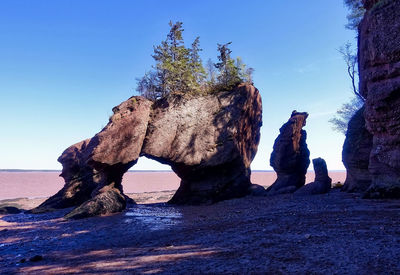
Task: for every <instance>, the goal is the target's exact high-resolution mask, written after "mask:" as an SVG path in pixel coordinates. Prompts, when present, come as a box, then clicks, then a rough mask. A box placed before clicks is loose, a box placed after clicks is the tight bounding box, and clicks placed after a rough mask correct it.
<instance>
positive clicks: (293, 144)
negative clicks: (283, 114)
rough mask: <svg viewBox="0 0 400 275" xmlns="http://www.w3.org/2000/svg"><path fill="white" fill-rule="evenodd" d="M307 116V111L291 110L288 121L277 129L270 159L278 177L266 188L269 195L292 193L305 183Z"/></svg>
mask: <svg viewBox="0 0 400 275" xmlns="http://www.w3.org/2000/svg"><path fill="white" fill-rule="evenodd" d="M307 117H308V114H307V113H299V112H297V111H293V112H292V115H291V117H290V119H289V121H288V122H286V123H285V124H284V125H283V126H282V127H281V128H280V129H279V131H280V134H279V136H278V137H277V138H276V140H275V143H274V147H273V148H274V149H273V151H272V154H271V159H270V164H271V166H272V167H273V168H274V170H275V171H276V173H277V176H278V178H277V179H276V181H275V182H274V183H273V184H272V185H271V186H270V187H269V188H268V189H267V191H268V193H269V194H270V195H274V194H282V193H293V192H294V191H296V190H297V189H299V188H300V187H301V186H303V185H304V183H305V180H306V177H305V175H306V173H307V168H308V166H309V165H310V158H309V157H310V151H309V150H308V148H307V143H306V138H307V133H306V131H305V130H303V127H304V126H305V125H306V119H307Z"/></svg>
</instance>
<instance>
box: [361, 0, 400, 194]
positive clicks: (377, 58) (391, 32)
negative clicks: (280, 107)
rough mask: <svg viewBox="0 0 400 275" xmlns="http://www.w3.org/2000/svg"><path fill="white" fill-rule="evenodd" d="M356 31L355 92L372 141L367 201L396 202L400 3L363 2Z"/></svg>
mask: <svg viewBox="0 0 400 275" xmlns="http://www.w3.org/2000/svg"><path fill="white" fill-rule="evenodd" d="M364 4H365V7H366V9H367V11H366V13H365V16H364V18H363V20H362V22H361V24H360V27H359V43H358V50H359V53H358V55H359V72H360V92H361V94H362V95H363V96H364V97H365V98H366V101H365V112H364V117H365V121H366V128H367V130H368V131H369V132H370V133H371V134H372V135H373V141H372V150H371V153H370V158H369V171H370V173H371V175H372V184H371V185H370V187H369V188H368V190H367V192H366V195H365V196H366V197H367V198H398V197H399V196H400V1H399V0H392V1H386V0H380V1H376V0H375V1H373V0H367V1H364Z"/></svg>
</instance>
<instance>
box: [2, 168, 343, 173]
mask: <svg viewBox="0 0 400 275" xmlns="http://www.w3.org/2000/svg"><path fill="white" fill-rule="evenodd" d="M0 172H44V173H46V172H60V173H61V172H62V170H58V169H0ZM135 172H139V173H154V172H172V173H175V172H174V171H173V170H128V171H126V173H135ZM251 172H275V171H274V170H260V169H255V170H251ZM307 172H314V170H307ZM328 172H346V170H345V169H344V170H341V169H333V170H328Z"/></svg>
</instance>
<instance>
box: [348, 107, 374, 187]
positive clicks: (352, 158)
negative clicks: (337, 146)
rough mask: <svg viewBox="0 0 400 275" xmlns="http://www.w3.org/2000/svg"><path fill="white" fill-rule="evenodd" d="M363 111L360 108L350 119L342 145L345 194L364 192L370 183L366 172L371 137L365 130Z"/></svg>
mask: <svg viewBox="0 0 400 275" xmlns="http://www.w3.org/2000/svg"><path fill="white" fill-rule="evenodd" d="M364 110H365V108H364V107H363V108H361V109H360V110H358V111H357V112H356V113H355V114H354V116H353V117H352V118H351V119H350V121H349V125H348V129H347V133H346V139H345V141H344V145H343V151H342V160H343V164H344V166H345V167H346V170H347V175H346V181H345V182H344V185H343V188H342V191H346V192H365V191H366V190H367V189H368V187H369V186H370V185H371V182H372V180H371V175H370V173H369V171H368V166H369V155H370V153H371V149H372V135H371V134H370V133H369V132H368V131H367V129H366V128H365V119H364Z"/></svg>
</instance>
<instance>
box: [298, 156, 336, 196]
mask: <svg viewBox="0 0 400 275" xmlns="http://www.w3.org/2000/svg"><path fill="white" fill-rule="evenodd" d="M313 165H314V171H315V180H314V182H311V183H309V184H306V185H304V186H302V187H300V189H298V190H297V191H296V192H295V193H294V194H295V195H317V194H325V193H328V192H329V191H330V190H331V184H332V179H331V178H330V177H329V176H328V168H327V167H326V162H325V160H324V159H322V158H316V159H313Z"/></svg>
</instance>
